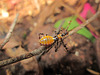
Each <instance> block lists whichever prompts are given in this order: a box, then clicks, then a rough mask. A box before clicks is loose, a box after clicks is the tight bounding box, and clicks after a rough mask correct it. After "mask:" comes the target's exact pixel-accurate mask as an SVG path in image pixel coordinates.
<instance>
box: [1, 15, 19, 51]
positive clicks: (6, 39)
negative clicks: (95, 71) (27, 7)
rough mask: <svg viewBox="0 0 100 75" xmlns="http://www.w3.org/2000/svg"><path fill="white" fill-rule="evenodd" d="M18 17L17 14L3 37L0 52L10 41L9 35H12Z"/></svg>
mask: <svg viewBox="0 0 100 75" xmlns="http://www.w3.org/2000/svg"><path fill="white" fill-rule="evenodd" d="M18 15H19V14H18V13H17V14H16V18H15V20H14V22H13V23H12V25H11V27H10V30H9V32H8V34H7V35H6V37H5V40H4V41H3V43H2V44H1V45H0V50H1V49H2V48H3V46H4V45H5V44H6V43H7V42H8V41H9V39H10V37H11V34H12V32H13V30H14V27H15V25H16V22H17V19H18Z"/></svg>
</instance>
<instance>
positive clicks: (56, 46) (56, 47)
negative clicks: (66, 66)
mask: <svg viewBox="0 0 100 75" xmlns="http://www.w3.org/2000/svg"><path fill="white" fill-rule="evenodd" d="M55 44H56V45H55V52H57V50H58V40H57V41H56V43H55Z"/></svg>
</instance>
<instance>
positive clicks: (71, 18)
mask: <svg viewBox="0 0 100 75" xmlns="http://www.w3.org/2000/svg"><path fill="white" fill-rule="evenodd" d="M73 17H74V16H72V17H71V20H70V21H69V23H68V26H67V28H66V32H67V31H68V28H69V26H70V25H71V22H72V19H73Z"/></svg>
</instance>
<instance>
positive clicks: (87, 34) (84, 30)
mask: <svg viewBox="0 0 100 75" xmlns="http://www.w3.org/2000/svg"><path fill="white" fill-rule="evenodd" d="M76 18H77V17H75V16H74V17H73V18H71V17H68V18H64V19H65V22H64V24H63V26H62V27H63V28H65V29H66V28H67V26H68V25H69V24H68V22H69V21H70V20H72V22H71V23H70V26H69V28H68V31H70V30H72V29H74V28H76V27H78V26H79V24H78V22H77V21H76ZM64 19H62V20H59V21H57V22H56V23H55V25H54V27H55V28H58V27H59V26H60V24H61V22H62V21H63V20H64ZM77 33H78V34H81V35H83V36H85V37H86V38H88V39H89V40H91V41H92V42H94V41H95V38H94V37H93V36H92V34H91V33H90V31H89V30H88V29H87V28H86V27H84V28H82V29H80V30H79V31H77Z"/></svg>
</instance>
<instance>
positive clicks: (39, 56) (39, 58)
mask: <svg viewBox="0 0 100 75" xmlns="http://www.w3.org/2000/svg"><path fill="white" fill-rule="evenodd" d="M52 47H53V46H51V47H49V48H48V49H47V50H45V51H43V52H42V53H41V54H39V55H38V56H36V59H37V60H38V61H40V60H41V57H42V56H43V55H44V54H45V53H47V52H48V51H49V50H50V49H51V48H52Z"/></svg>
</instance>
